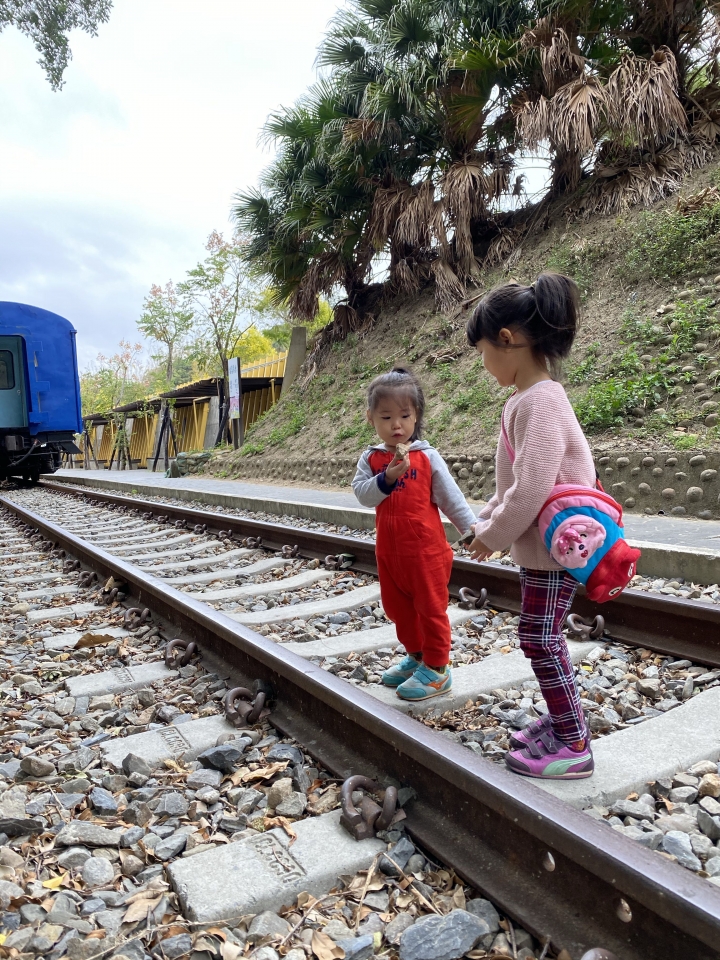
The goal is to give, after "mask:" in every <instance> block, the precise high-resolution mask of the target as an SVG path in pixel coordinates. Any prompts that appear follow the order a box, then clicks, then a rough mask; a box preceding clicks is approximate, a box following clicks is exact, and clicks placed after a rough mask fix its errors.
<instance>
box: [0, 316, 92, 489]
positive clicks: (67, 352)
mask: <svg viewBox="0 0 720 960" xmlns="http://www.w3.org/2000/svg"><path fill="white" fill-rule="evenodd" d="M81 432H82V415H81V407H80V380H79V378H78V369H77V353H76V350H75V329H74V327H73V326H72V324H71V323H69V321H67V320H65V319H64V318H63V317H59V316H58V315H57V314H55V313H50V312H49V311H48V310H41V309H40V308H39V307H30V306H28V305H27V304H24V303H9V302H2V301H0V480H6V479H8V478H9V477H17V478H22V479H24V480H26V481H30V482H32V483H37V481H38V479H39V477H40V474H41V473H54V472H55V470H57V469H58V467H59V466H60V462H61V458H62V453H63V452H66V453H79V450H78V448H77V447H76V445H75V440H74V437H75V434H78V433H81Z"/></svg>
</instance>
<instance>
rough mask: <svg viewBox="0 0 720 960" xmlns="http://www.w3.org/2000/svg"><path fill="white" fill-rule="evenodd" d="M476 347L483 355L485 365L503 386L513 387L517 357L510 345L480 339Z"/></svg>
mask: <svg viewBox="0 0 720 960" xmlns="http://www.w3.org/2000/svg"><path fill="white" fill-rule="evenodd" d="M475 349H476V350H477V352H478V353H479V354H480V356H481V357H482V361H483V366H484V367H485V369H486V370H487V372H488V373H489V374H490V375H491V376H493V377H495V379H496V380H497V382H498V383H499V384H500V386H501V387H512V386H513V385H514V383H515V376H516V373H517V357H516V356H514V354H515V351H514V350H512V349H511V348H510V347H509V346H508V345H505V346H500V345H498V344H495V343H490V341H489V340H480V341H479V343H476V344H475Z"/></svg>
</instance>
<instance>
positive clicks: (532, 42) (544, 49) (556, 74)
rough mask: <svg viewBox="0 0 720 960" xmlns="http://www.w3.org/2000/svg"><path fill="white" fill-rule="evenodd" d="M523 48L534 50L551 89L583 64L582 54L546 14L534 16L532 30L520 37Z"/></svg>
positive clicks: (582, 67) (573, 73) (574, 74)
mask: <svg viewBox="0 0 720 960" xmlns="http://www.w3.org/2000/svg"><path fill="white" fill-rule="evenodd" d="M520 47H521V49H523V50H533V49H535V50H538V51H539V53H540V63H541V65H542V72H543V77H544V79H545V83H546V84H547V86H548V89H549V90H550V91H551V92H552V91H554V90H556V89H557V87H558V86H559V85H560V84H561V83H563V82H564V81H566V80H567V79H568V78H569V77H573V76H577V75H578V74H579V73H581V72H582V71H583V69H584V67H585V63H586V60H585V57H583V56H582V54H581V53H580V52H579V51H578V50H577V49H573V47H572V44H571V42H570V38H569V36H568V35H567V33H566V32H565V30H563V29H562V27H558V26H556V25H555V24H554V23H553V21H552V20H551V19H550V18H549V17H543V18H542V19H541V20H538V22H537V24H536V25H535V27H534V28H533V29H532V30H526V31H525V33H524V34H523V36H522V37H521V39H520Z"/></svg>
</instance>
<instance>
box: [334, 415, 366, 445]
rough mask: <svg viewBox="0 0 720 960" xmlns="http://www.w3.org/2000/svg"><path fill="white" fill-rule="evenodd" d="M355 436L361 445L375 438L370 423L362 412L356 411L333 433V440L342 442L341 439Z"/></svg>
mask: <svg viewBox="0 0 720 960" xmlns="http://www.w3.org/2000/svg"><path fill="white" fill-rule="evenodd" d="M352 437H357V439H358V441H359V443H361V444H362V445H363V446H365V445H367V444H369V443H371V442H372V441H373V440H374V439H375V431H374V429H373V427H372V424H370V423H368V421H367V418H366V417H365V415H364V414H363V413H357V414H355V416H354V417H353V419H352V420H351V421H350V423H346V424H345V425H344V426H342V427H341V428H340V429H339V430H338V432H337V433H336V434H335V442H336V443H342V441H343V440H349V439H351V438H352Z"/></svg>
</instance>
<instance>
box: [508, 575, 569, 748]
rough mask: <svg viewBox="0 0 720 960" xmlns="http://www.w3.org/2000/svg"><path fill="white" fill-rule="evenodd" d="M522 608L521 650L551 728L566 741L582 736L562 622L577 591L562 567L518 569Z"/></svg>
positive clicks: (520, 626) (520, 627)
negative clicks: (538, 686) (526, 658)
mask: <svg viewBox="0 0 720 960" xmlns="http://www.w3.org/2000/svg"><path fill="white" fill-rule="evenodd" d="M520 587H521V589H522V612H521V614H520V625H519V627H518V633H519V635H520V649H521V650H522V652H523V653H524V654H525V656H526V657H528V658H529V660H530V662H531V664H532V668H533V671H534V673H535V676H536V677H537V681H538V683H539V684H540V690H541V691H542V694H543V696H544V698H545V703H546V704H547V708H548V713H549V714H550V718H551V720H552V727H553V732H554V733H555V735H556V736H557V737H558V739H559V740H562V741H564V742H565V743H577V742H578V741H579V740H583V739H584V738H585V735H586V733H585V718H584V715H583V711H582V707H581V706H580V695H579V693H578V687H577V683H576V682H575V673H574V670H573V665H572V660H571V659H570V653H569V651H568V647H567V643H566V642H565V638H564V636H563V634H562V627H563V623H564V622H565V617H566V616H567V613H568V611H569V609H570V605H571V603H572V601H573V597H574V596H575V591H576V590H577V581H576V580H574V579H573V577H571V576H570V575H569V574H568V573H566V572H565V571H564V570H527V569H525V567H521V568H520Z"/></svg>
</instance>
